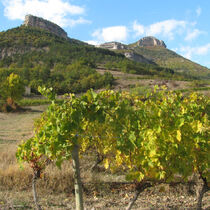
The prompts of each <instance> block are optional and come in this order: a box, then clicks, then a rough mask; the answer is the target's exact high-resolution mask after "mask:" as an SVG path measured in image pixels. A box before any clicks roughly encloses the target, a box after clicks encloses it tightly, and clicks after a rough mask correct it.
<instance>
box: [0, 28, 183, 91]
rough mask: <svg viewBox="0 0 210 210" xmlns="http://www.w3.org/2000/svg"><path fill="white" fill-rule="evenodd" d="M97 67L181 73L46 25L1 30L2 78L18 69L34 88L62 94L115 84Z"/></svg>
mask: <svg viewBox="0 0 210 210" xmlns="http://www.w3.org/2000/svg"><path fill="white" fill-rule="evenodd" d="M96 67H105V68H109V69H114V70H117V71H123V72H126V73H136V74H141V75H151V76H152V75H156V76H157V77H171V78H172V77H176V76H177V75H176V74H174V72H173V70H170V69H167V68H162V67H159V66H158V65H156V64H150V63H146V64H145V63H139V62H134V61H131V60H129V59H127V58H126V57H125V56H124V55H123V54H122V53H120V52H113V51H111V50H108V49H102V48H96V47H94V46H91V45H88V44H86V43H84V42H81V41H79V40H75V39H70V38H68V39H65V38H62V37H59V36H57V35H55V34H53V33H51V32H48V31H46V30H44V29H39V28H35V27H30V26H20V27H17V28H13V29H10V30H8V31H5V32H0V78H1V79H0V80H1V81H3V80H5V78H6V76H8V75H9V74H10V73H12V72H14V73H16V74H19V75H20V76H21V77H22V79H23V80H24V82H25V84H26V85H30V86H31V88H32V92H35V93H37V92H36V90H37V87H38V86H39V85H46V86H52V87H54V89H55V90H56V91H57V93H59V94H63V93H65V92H75V93H77V92H83V91H85V90H87V89H89V88H94V89H98V88H101V87H106V86H111V85H113V81H114V78H113V77H112V75H111V74H110V73H107V74H105V75H100V74H99V73H97V71H96ZM178 76H179V77H180V75H178Z"/></svg>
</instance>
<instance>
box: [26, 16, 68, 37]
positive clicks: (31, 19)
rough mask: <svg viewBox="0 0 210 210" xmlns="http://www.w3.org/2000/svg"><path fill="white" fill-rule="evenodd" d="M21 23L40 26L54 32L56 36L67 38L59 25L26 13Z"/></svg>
mask: <svg viewBox="0 0 210 210" xmlns="http://www.w3.org/2000/svg"><path fill="white" fill-rule="evenodd" d="M23 25H25V26H30V27H35V28H41V29H44V30H46V31H49V32H51V33H54V34H55V35H57V36H60V37H63V38H64V39H68V36H67V33H66V32H65V31H64V30H63V29H62V28H61V27H60V26H58V25H56V24H55V23H52V22H50V21H48V20H45V19H43V18H40V17H36V16H33V15H26V17H25V21H24V23H23Z"/></svg>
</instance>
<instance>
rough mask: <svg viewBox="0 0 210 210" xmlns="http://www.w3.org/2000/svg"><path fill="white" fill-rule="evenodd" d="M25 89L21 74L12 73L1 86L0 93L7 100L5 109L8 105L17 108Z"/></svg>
mask: <svg viewBox="0 0 210 210" xmlns="http://www.w3.org/2000/svg"><path fill="white" fill-rule="evenodd" d="M24 91H25V89H24V84H23V82H22V80H21V78H20V76H19V75H17V74H14V73H11V74H10V75H9V76H8V77H7V78H6V80H5V81H4V82H3V83H2V84H1V86H0V95H1V97H2V99H3V100H4V101H5V105H4V107H5V109H6V110H5V111H7V109H8V107H10V108H11V109H14V110H15V109H17V107H18V105H17V102H18V101H19V100H20V99H21V98H22V96H23V93H24Z"/></svg>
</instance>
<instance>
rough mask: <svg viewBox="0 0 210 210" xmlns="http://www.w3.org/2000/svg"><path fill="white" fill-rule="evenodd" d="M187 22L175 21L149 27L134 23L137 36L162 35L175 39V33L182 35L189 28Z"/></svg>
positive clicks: (162, 22)
mask: <svg viewBox="0 0 210 210" xmlns="http://www.w3.org/2000/svg"><path fill="white" fill-rule="evenodd" d="M187 24H188V23H187V22H186V21H178V20H174V19H170V20H165V21H161V22H157V23H154V24H151V25H148V26H143V25H141V24H138V23H137V21H134V23H133V30H134V31H135V32H136V36H139V35H143V34H145V35H147V36H157V35H162V36H164V37H167V38H168V39H173V38H174V34H175V33H179V34H180V33H182V32H183V31H184V29H185V27H186V26H187Z"/></svg>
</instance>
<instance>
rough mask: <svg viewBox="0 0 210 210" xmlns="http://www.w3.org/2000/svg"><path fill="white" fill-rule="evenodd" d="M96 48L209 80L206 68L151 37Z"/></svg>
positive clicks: (208, 71) (111, 43)
mask: <svg viewBox="0 0 210 210" xmlns="http://www.w3.org/2000/svg"><path fill="white" fill-rule="evenodd" d="M98 47H101V48H105V49H110V50H113V51H115V52H120V53H123V54H124V55H125V56H126V57H127V58H129V59H131V60H134V61H137V62H143V63H150V64H156V65H158V66H160V67H164V68H168V69H172V70H173V71H174V72H178V73H182V74H183V75H185V76H195V77H198V78H210V70H209V69H208V68H206V67H204V66H201V65H199V64H197V63H195V62H193V61H191V60H188V59H186V58H184V57H183V56H181V55H178V54H177V53H176V52H174V51H172V50H169V49H167V46H166V44H165V42H164V41H162V40H159V39H157V38H155V37H152V36H148V37H143V38H141V39H140V40H138V41H137V42H135V43H132V44H129V45H125V44H121V43H117V45H116V43H115V42H109V43H104V44H101V45H99V46H98Z"/></svg>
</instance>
